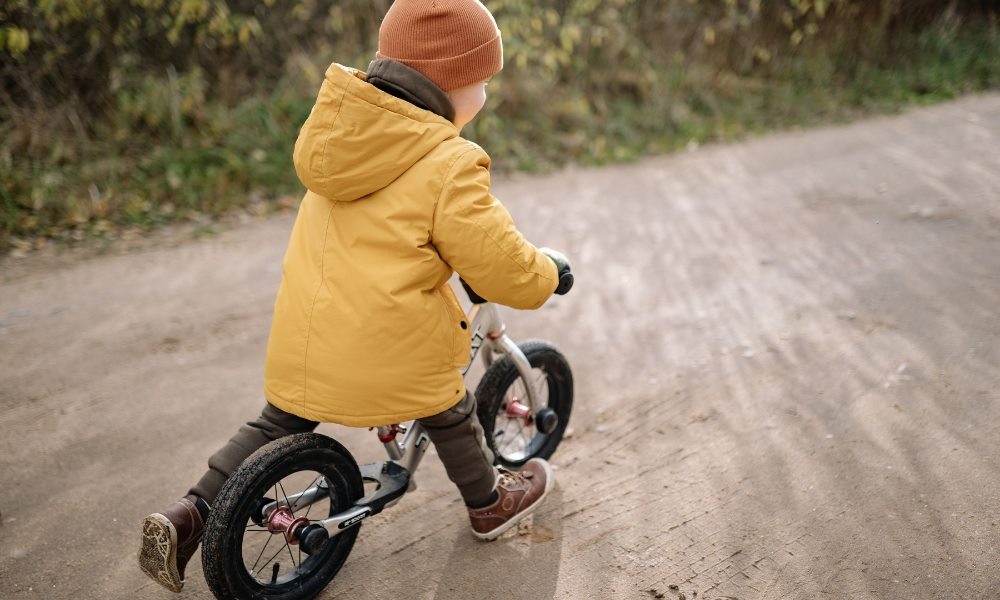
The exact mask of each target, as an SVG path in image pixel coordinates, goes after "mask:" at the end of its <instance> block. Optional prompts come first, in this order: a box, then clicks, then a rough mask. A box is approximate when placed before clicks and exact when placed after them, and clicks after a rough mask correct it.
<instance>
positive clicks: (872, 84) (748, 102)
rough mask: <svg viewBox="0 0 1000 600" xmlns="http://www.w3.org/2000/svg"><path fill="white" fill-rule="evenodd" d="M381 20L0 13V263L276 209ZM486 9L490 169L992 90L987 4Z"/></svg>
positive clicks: (368, 8) (324, 2)
mask: <svg viewBox="0 0 1000 600" xmlns="http://www.w3.org/2000/svg"><path fill="white" fill-rule="evenodd" d="M389 4H390V2H389V0H375V1H362V0H341V1H338V2H333V1H331V0H299V1H294V2H277V1H275V0H263V1H260V0H257V1H250V0H106V1H97V0H31V1H29V0H7V2H5V3H4V4H3V5H0V180H2V184H0V248H2V247H3V246H4V245H6V244H7V241H9V240H10V239H11V238H12V236H17V237H19V238H20V237H25V236H37V235H47V236H52V237H65V236H71V237H72V236H76V237H80V236H81V235H83V234H86V233H90V234H99V235H104V234H106V232H108V231H113V230H114V229H115V228H116V227H117V226H119V225H123V224H139V225H141V226H152V225H155V224H157V223H159V222H163V221H168V220H174V219H178V218H181V219H190V218H200V215H202V214H210V215H215V214H221V213H224V212H226V211H229V210H232V209H233V208H234V207H239V206H242V205H244V204H245V203H246V201H247V194H248V193H250V192H259V193H262V194H263V195H264V196H268V197H273V196H275V195H278V194H282V193H287V192H290V191H295V190H297V182H296V181H295V177H294V172H293V170H292V168H291V164H290V149H291V145H292V143H293V141H294V137H295V135H296V133H297V129H298V126H299V124H300V123H301V122H302V120H303V119H304V118H305V116H306V115H307V114H308V111H309V108H310V106H311V103H312V100H313V95H314V93H315V89H316V87H317V86H318V83H319V80H320V77H321V76H322V72H323V69H324V68H325V66H326V64H327V63H328V62H329V61H330V60H333V59H336V60H338V61H339V62H343V63H346V64H352V65H356V66H360V67H364V66H365V64H366V63H367V61H368V60H369V59H370V57H371V56H372V55H373V54H374V50H375V45H376V42H377V35H376V33H377V30H378V24H379V22H380V19H381V17H382V15H383V14H384V13H385V11H386V9H387V8H388V6H389ZM487 4H488V6H489V7H490V8H491V9H492V10H493V11H494V14H495V15H496V17H497V20H498V22H499V24H500V27H501V29H502V30H503V32H504V43H505V62H506V67H505V70H504V73H503V74H502V76H500V77H498V78H497V79H496V80H495V81H494V83H492V84H491V86H490V108H491V109H492V110H491V111H488V112H487V113H485V114H484V115H483V116H482V117H480V118H479V119H477V120H476V121H474V122H473V124H472V125H471V126H470V127H469V129H468V130H467V131H466V133H467V134H469V135H470V136H471V137H473V138H475V139H477V140H478V141H480V142H481V143H483V145H484V146H485V147H486V148H487V149H488V150H490V152H491V154H492V155H493V156H494V158H495V159H496V161H495V164H497V165H499V166H500V167H504V166H506V167H515V168H529V169H538V168H547V167H549V166H552V165H558V164H561V163H562V162H564V161H566V160H581V161H584V162H600V161H604V160H609V159H627V158H630V157H632V156H637V155H639V154H642V153H645V152H649V151H665V150H669V149H672V148H675V147H678V146H680V145H683V144H686V143H688V142H689V141H692V140H694V141H704V140H713V139H723V138H730V137H734V136H738V135H741V134H743V133H746V132H748V131H759V130H762V129H765V128H767V127H772V126H776V125H782V124H788V123H803V122H809V121H812V120H815V119H817V118H829V117H831V116H833V117H836V116H841V115H843V114H845V111H850V110H854V109H856V108H876V109H883V108H891V107H893V106H897V105H899V104H900V103H902V102H908V101H912V100H914V99H917V100H919V99H936V98H942V97H949V96H952V95H955V94H957V93H961V92H963V91H966V90H971V89H982V88H987V87H993V86H996V85H997V83H998V73H997V72H998V66H997V65H1000V50H998V47H1000V44H997V41H998V37H997V20H996V12H995V11H996V9H995V8H993V4H992V3H991V2H989V0H967V1H965V2H959V1H957V0H955V1H952V2H950V3H942V2H940V1H936V0H908V1H907V2H905V3H904V2H903V1H902V0H776V1H774V2H764V1H763V0H711V1H709V0H487ZM904 4H905V6H904ZM258 195H259V194H258Z"/></svg>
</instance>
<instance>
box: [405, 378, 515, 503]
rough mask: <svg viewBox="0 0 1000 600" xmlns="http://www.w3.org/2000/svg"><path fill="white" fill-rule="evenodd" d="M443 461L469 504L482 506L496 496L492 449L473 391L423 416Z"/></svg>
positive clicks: (423, 421) (422, 420)
mask: <svg viewBox="0 0 1000 600" xmlns="http://www.w3.org/2000/svg"><path fill="white" fill-rule="evenodd" d="M420 423H421V424H423V426H424V428H425V429H426V430H427V436H428V437H430V438H431V441H432V442H433V443H434V447H435V448H437V453H438V456H440V457H441V462H442V463H444V469H445V471H447V472H448V478H449V479H451V480H452V481H453V482H454V483H455V485H457V486H458V491H459V492H460V493H461V494H462V499H464V500H465V503H466V504H467V505H469V506H482V505H483V504H485V503H488V502H489V501H490V500H491V499H492V497H493V489H494V488H495V487H496V480H497V471H496V469H494V468H493V452H491V451H490V449H489V448H488V447H487V446H486V439H485V438H484V437H483V428H482V426H481V425H480V424H479V419H478V418H477V417H476V399H475V397H474V396H473V395H472V393H471V392H466V393H465V398H464V399H463V400H462V401H461V402H459V403H458V404H456V405H455V406H453V407H451V408H449V409H448V410H446V411H444V412H442V413H438V414H436V415H433V416H431V417H425V418H423V419H420Z"/></svg>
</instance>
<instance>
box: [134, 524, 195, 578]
mask: <svg viewBox="0 0 1000 600" xmlns="http://www.w3.org/2000/svg"><path fill="white" fill-rule="evenodd" d="M137 558H138V560H139V568H140V569H142V572H143V573H145V574H146V575H148V576H149V578H150V579H152V580H153V581H155V582H156V583H158V584H160V585H162V586H163V587H165V588H167V589H168V590H170V591H171V592H179V591H181V589H182V588H183V587H184V580H182V579H181V576H180V574H179V573H178V572H177V530H176V529H174V525H173V523H171V522H170V521H169V520H168V519H167V518H166V517H165V516H163V515H161V514H159V513H157V514H152V515H149V516H148V517H146V518H145V519H143V520H142V544H141V545H140V546H139V553H138V556H137Z"/></svg>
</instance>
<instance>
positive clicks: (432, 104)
mask: <svg viewBox="0 0 1000 600" xmlns="http://www.w3.org/2000/svg"><path fill="white" fill-rule="evenodd" d="M366 80H367V81H368V83H370V84H372V85H374V86H375V87H377V88H378V89H380V90H382V91H383V92H385V93H387V94H389V95H392V96H395V97H397V98H399V99H401V100H406V101H407V102H409V103H410V104H413V105H414V106H417V107H419V108H422V109H424V110H429V111H431V112H432V113H434V114H436V115H438V116H440V117H444V118H445V119H448V120H449V121H452V122H454V121H455V107H454V106H452V105H451V100H450V99H449V98H448V94H445V93H444V91H443V90H442V89H441V88H439V87H438V86H437V85H435V84H434V82H433V81H431V80H430V79H428V78H427V77H425V76H424V75H423V74H422V73H420V72H419V71H417V70H416V69H412V68H410V67H408V66H406V65H404V64H403V63H401V62H398V61H395V60H390V59H387V58H378V59H375V60H373V61H372V62H371V64H370V65H368V72H367V73H366Z"/></svg>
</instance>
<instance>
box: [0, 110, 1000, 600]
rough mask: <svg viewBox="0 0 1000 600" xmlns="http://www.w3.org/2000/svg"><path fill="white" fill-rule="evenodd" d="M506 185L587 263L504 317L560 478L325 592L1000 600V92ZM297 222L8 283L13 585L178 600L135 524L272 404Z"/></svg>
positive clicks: (343, 433) (49, 268)
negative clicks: (556, 420)
mask: <svg viewBox="0 0 1000 600" xmlns="http://www.w3.org/2000/svg"><path fill="white" fill-rule="evenodd" d="M497 191H498V195H499V196H500V197H501V198H504V199H505V202H506V203H507V204H508V206H509V207H510V208H511V211H512V212H513V213H514V215H515V218H516V219H517V221H518V223H519V224H520V226H521V228H522V230H524V231H525V233H526V234H527V235H528V236H529V238H531V239H534V240H536V241H538V242H540V243H545V244H547V245H550V246H553V247H556V248H560V249H564V250H565V251H566V252H567V253H568V254H569V255H570V256H572V257H573V258H574V259H575V266H576V268H577V281H578V287H577V289H575V290H574V291H573V293H572V294H571V295H570V296H567V297H565V298H559V299H556V300H554V301H553V302H552V303H551V304H550V305H548V306H546V307H545V308H544V309H542V310H540V311H538V312H535V313H520V312H515V311H508V312H507V313H506V315H507V318H508V324H509V326H510V333H511V334H512V335H513V336H514V337H515V338H516V339H517V338H521V339H523V338H527V337H543V338H548V339H550V340H553V341H555V342H556V343H557V344H558V345H559V346H561V347H562V348H563V350H564V351H565V353H566V355H567V356H568V357H569V359H570V362H571V363H572V365H573V367H574V369H575V373H576V379H577V398H576V407H577V408H576V412H575V413H574V418H573V421H572V427H573V428H574V432H575V433H574V435H573V436H572V437H571V438H570V439H569V440H568V441H567V442H566V443H565V444H564V446H563V447H562V448H561V449H560V451H559V453H558V454H557V455H556V457H555V461H554V462H555V464H556V465H557V466H558V467H559V471H558V476H559V487H558V488H557V491H556V492H555V493H554V496H553V497H552V498H551V499H550V500H549V501H548V502H547V503H546V505H545V506H544V507H543V508H542V509H541V510H540V512H539V513H538V514H537V515H536V516H535V518H534V525H533V528H532V530H531V531H530V533H528V534H527V535H521V536H516V537H513V538H510V539H506V540H503V541H500V542H497V543H494V544H479V543H476V542H475V541H474V540H473V538H472V537H471V536H470V535H469V534H468V532H467V530H466V527H467V526H466V520H465V515H464V511H463V510H462V507H461V504H460V502H459V499H458V495H457V494H456V493H455V492H454V490H453V489H452V488H451V487H450V484H449V483H448V482H447V480H446V478H445V476H444V472H443V470H442V469H441V467H440V464H439V463H438V462H437V460H436V459H434V458H431V459H429V460H427V461H425V463H424V465H423V466H422V467H421V470H420V472H419V473H418V479H419V481H420V488H419V489H418V490H417V492H415V493H414V494H413V495H410V496H407V497H406V498H405V499H404V500H403V502H402V504H400V505H399V506H398V507H396V508H395V509H393V510H390V511H389V512H387V513H385V514H384V515H381V516H379V517H377V518H375V519H373V520H372V521H371V522H368V523H367V524H365V526H364V529H363V531H362V535H361V538H360V540H359V543H358V545H357V546H356V548H355V551H354V553H353V555H352V556H351V559H350V560H349V562H348V564H347V565H346V567H345V568H344V570H343V571H342V574H341V575H340V576H339V577H338V578H337V580H335V582H334V584H333V585H332V586H331V587H330V588H329V589H328V590H327V592H326V594H325V595H324V596H323V597H324V598H345V599H346V598H350V599H352V600H353V599H366V598H372V599H373V598H390V597H399V598H441V599H444V598H456V599H457V598H530V599H535V598H568V599H579V598H636V599H642V598H661V597H662V598H679V597H681V595H682V594H683V595H684V596H685V597H686V598H688V599H689V600H690V599H692V598H698V599H722V598H730V599H732V598H738V599H739V600H749V599H778V598H852V599H853V598H879V599H888V598H907V599H910V598H935V599H938V598H962V599H973V598H983V599H985V598H998V597H1000V568H998V565H1000V554H998V552H1000V449H998V446H1000V442H998V440H1000V368H998V365H1000V314H998V310H1000V95H986V96H978V97H973V98H967V99H964V100H961V101H958V102H955V103H951V104H948V105H944V106H938V107H934V108H930V109H921V110H916V111H913V112H911V113H908V114H906V115H905V116H902V117H896V118H884V119H876V120H870V121H866V122H862V123H858V124H854V125H850V126H846V127H835V128H828V129H823V130H817V131H810V132H805V133H788V134H781V135H775V136H770V137H767V138H764V139H760V140H756V141H752V142H749V143H745V144H739V145H733V146H726V147H715V148H709V149H704V150H699V151H697V152H693V153H689V154H685V155H679V156H673V157H665V158H653V159H649V160H645V161H643V162H641V163H639V164H636V165H631V166H618V167H611V168H605V169H594V170H569V171H564V172H560V173H557V174H553V175H550V176H545V177H523V178H515V179H505V180H503V181H500V182H499V184H498V186H497ZM289 227H290V219H289V218H276V219H273V220H268V221H263V222H258V223H255V224H251V225H248V226H244V227H239V228H236V229H233V230H230V231H227V232H224V233H222V234H220V235H219V236H217V237H215V238H214V239H209V240H204V241H199V242H191V243H185V244H181V245H179V246H175V247H169V248H158V249H151V250H146V251H141V252H136V253H130V254H126V255H122V256H110V257H100V258H92V259H86V260H64V261H57V263H58V264H55V265H52V264H51V262H47V263H46V264H45V266H44V268H32V263H31V262H30V261H32V260H34V259H33V258H30V257H29V258H27V259H22V261H20V262H18V263H16V264H15V263H14V262H13V261H12V260H11V259H8V260H7V261H6V262H0V280H2V283H0V511H2V525H0V597H3V598H22V597H24V598H28V597H37V598H60V599H61V598H66V599H68V598H74V599H75V598H168V597H173V596H171V595H170V594H169V593H167V592H164V591H162V590H161V589H160V588H158V587H157V586H155V585H153V584H150V583H149V582H148V581H147V580H145V579H144V577H143V576H142V575H141V574H140V573H139V571H138V570H137V568H136V567H135V565H134V559H133V552H134V546H135V543H136V540H137V538H138V536H137V524H138V522H139V520H140V519H141V518H142V517H143V516H144V515H145V514H146V513H148V512H150V510H152V509H156V508H159V507H161V506H162V505H163V504H164V502H166V501H169V500H172V499H174V498H175V497H177V496H178V495H179V494H182V493H183V492H184V491H185V490H186V488H187V486H188V485H189V484H190V483H191V482H192V481H193V480H194V479H196V478H197V477H198V476H199V475H200V473H201V471H202V469H203V466H202V465H203V464H204V460H205V458H206V457H207V456H208V455H209V454H210V453H211V452H212V451H213V450H214V449H215V448H216V447H217V446H219V445H220V444H221V443H222V442H223V441H224V440H225V439H226V438H228V436H229V435H230V434H231V432H232V431H233V430H234V429H235V428H236V427H237V426H238V425H239V424H240V423H241V422H242V421H244V420H246V419H247V418H249V417H251V416H252V415H253V414H254V412H255V411H256V410H259V408H260V406H261V404H262V401H261V397H260V392H259V388H260V383H261V369H262V365H263V354H264V346H265V342H266V335H267V330H268V323H269V320H270V312H271V303H272V301H273V297H274V293H275V290H276V286H277V283H278V280H279V277H280V268H281V256H282V253H283V250H284V243H285V240H286V238H287V235H288V231H289ZM24 261H28V262H24ZM322 430H323V431H326V432H328V433H331V434H332V435H335V436H337V437H338V438H340V439H342V441H344V442H345V443H346V444H347V445H348V447H350V448H352V449H353V450H355V451H356V452H357V454H358V455H359V458H360V460H371V459H375V458H378V454H379V447H378V444H377V442H376V441H375V440H374V439H373V438H371V434H369V433H368V432H364V431H348V430H343V429H339V428H336V427H332V426H323V429H322ZM674 586H676V587H674ZM184 597H187V598H209V597H210V594H209V593H208V591H207V589H206V587H205V584H204V581H203V580H202V579H201V568H200V563H197V564H195V565H194V568H193V572H192V573H190V576H189V585H188V587H187V588H186V590H185V596H184Z"/></svg>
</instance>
